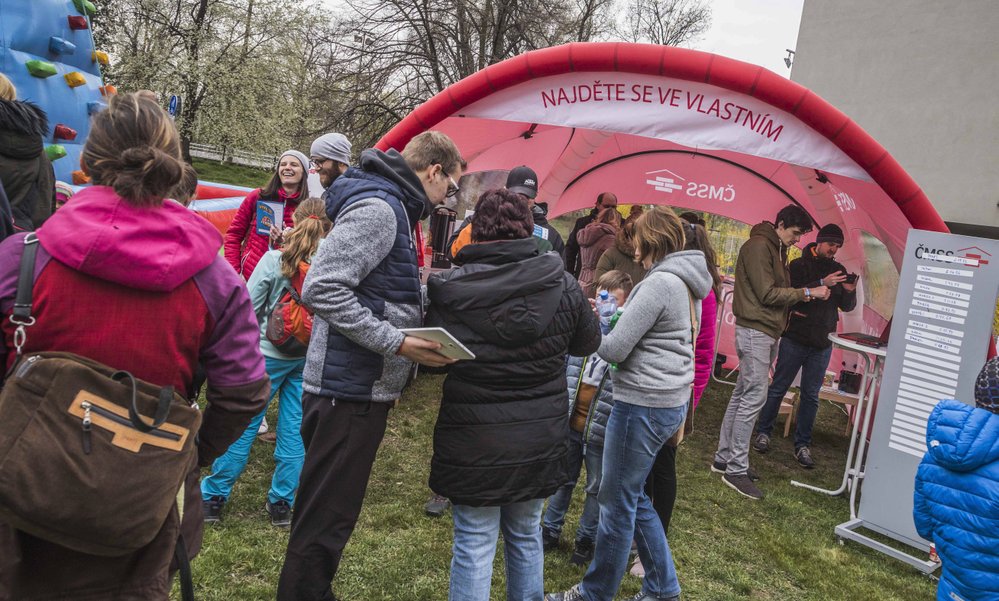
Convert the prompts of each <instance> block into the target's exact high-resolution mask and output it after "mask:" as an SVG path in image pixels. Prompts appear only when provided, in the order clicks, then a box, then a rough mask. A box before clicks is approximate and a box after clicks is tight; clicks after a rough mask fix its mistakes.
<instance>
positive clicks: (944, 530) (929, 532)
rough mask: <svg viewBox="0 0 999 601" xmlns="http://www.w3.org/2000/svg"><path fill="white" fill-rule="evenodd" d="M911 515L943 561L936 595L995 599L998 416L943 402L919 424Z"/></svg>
mask: <svg viewBox="0 0 999 601" xmlns="http://www.w3.org/2000/svg"><path fill="white" fill-rule="evenodd" d="M926 444H927V446H928V447H929V451H927V453H926V456H925V457H923V462H922V463H921V464H920V465H919V470H918V471H917V472H916V492H915V497H914V502H913V512H912V514H913V516H912V517H913V520H915V523H916V531H918V532H919V535H920V536H922V537H923V538H926V539H927V540H931V541H933V542H934V543H935V544H936V547H937V553H938V554H939V555H940V561H941V562H942V563H943V574H942V575H941V577H940V585H939V587H938V588H937V599H938V600H946V601H997V600H999V415H994V414H992V413H990V412H988V411H985V410H984V409H976V408H974V407H971V406H969V405H965V404H964V403H961V402H958V401H951V400H944V401H940V403H939V404H938V405H937V406H936V408H935V409H933V412H932V413H931V414H930V419H929V422H928V423H927V425H926Z"/></svg>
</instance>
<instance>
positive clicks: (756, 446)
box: [753, 434, 770, 453]
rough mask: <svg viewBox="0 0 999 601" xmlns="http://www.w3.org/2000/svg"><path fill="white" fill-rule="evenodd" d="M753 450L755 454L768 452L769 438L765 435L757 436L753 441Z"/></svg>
mask: <svg viewBox="0 0 999 601" xmlns="http://www.w3.org/2000/svg"><path fill="white" fill-rule="evenodd" d="M753 450H755V451H756V452H757V453H766V452H767V451H769V450H770V437H769V436H767V435H766V434H757V435H756V440H755V441H753Z"/></svg>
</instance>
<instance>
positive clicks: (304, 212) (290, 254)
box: [281, 198, 333, 280]
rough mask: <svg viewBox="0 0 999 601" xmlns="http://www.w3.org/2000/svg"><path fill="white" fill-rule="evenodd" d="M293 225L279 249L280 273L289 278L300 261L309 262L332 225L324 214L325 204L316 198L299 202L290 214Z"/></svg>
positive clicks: (293, 274) (294, 272)
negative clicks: (281, 248) (280, 249)
mask: <svg viewBox="0 0 999 601" xmlns="http://www.w3.org/2000/svg"><path fill="white" fill-rule="evenodd" d="M291 218H292V221H293V222H294V223H295V227H293V228H292V229H291V231H290V232H288V235H287V236H285V238H284V249H283V250H282V251H281V275H283V276H284V277H286V278H288V279H289V280H290V279H291V278H293V277H295V274H297V273H298V266H299V264H300V263H302V262H306V263H307V262H309V260H310V259H312V255H314V254H316V251H317V250H318V249H319V243H320V242H322V239H323V238H324V237H325V236H326V234H328V233H329V231H330V229H332V227H333V222H331V221H330V220H329V217H327V216H326V204H325V203H324V202H323V201H321V200H319V199H318V198H308V199H306V200H303V201H302V202H301V203H299V205H298V208H296V209H295V212H294V213H293V214H292V216H291Z"/></svg>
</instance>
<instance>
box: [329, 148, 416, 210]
mask: <svg viewBox="0 0 999 601" xmlns="http://www.w3.org/2000/svg"><path fill="white" fill-rule="evenodd" d="M359 164H360V168H355V167H351V168H350V169H348V170H347V172H346V173H344V174H343V175H341V176H340V177H338V178H336V180H334V181H333V184H332V185H331V186H330V187H329V190H328V191H327V195H328V196H327V199H328V200H327V203H326V213H327V214H328V215H329V218H330V219H331V220H333V221H334V223H335V222H336V216H337V214H339V213H340V209H342V208H343V203H344V202H345V201H347V200H348V199H350V198H353V197H356V196H363V195H364V193H365V192H366V191H375V190H385V189H386V186H385V184H386V181H387V182H388V184H390V186H389V188H388V191H389V192H392V193H393V194H394V195H395V196H397V197H398V198H399V200H401V201H402V205H403V208H404V209H405V210H406V214H407V215H408V216H409V223H410V226H411V227H415V226H416V222H417V221H420V220H422V219H424V218H426V217H427V216H428V215H430V210H431V209H432V208H433V207H432V206H431V205H430V199H428V198H427V194H426V192H424V190H423V184H421V183H420V178H419V177H417V175H416V173H415V172H414V171H413V170H412V169H410V168H409V165H408V164H406V159H404V158H403V157H402V155H401V154H400V153H399V152H398V151H396V150H395V149H390V150H388V151H387V152H382V151H381V150H377V149H375V148H368V149H366V150H364V151H363V152H361V160H360V162H359ZM373 176H374V177H373Z"/></svg>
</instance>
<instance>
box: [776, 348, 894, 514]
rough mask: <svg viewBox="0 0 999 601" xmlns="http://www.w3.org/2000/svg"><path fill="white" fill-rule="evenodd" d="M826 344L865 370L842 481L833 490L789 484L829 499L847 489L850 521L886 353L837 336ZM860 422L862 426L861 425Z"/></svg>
mask: <svg viewBox="0 0 999 601" xmlns="http://www.w3.org/2000/svg"><path fill="white" fill-rule="evenodd" d="M829 340H831V341H832V343H833V345H835V346H837V347H839V348H841V349H843V350H847V351H852V352H855V353H859V354H860V356H861V358H862V363H863V369H864V371H863V375H862V376H861V379H860V394H859V396H858V399H857V404H856V410H855V411H854V414H853V428H852V429H851V432H850V447H849V450H848V451H847V453H846V467H845V468H844V470H843V481H842V482H841V483H840V485H839V488H837V489H835V490H830V489H827V488H820V487H818V486H812V485H811V484H805V483H803V482H798V481H796V480H792V481H791V484H792V485H793V486H800V487H801V488H807V489H808V490H814V491H815V492H820V493H822V494H826V495H830V496H836V495H841V494H843V492H844V491H846V490H847V488H849V489H850V518H851V519H853V518H856V517H857V511H856V496H857V489H858V488H859V487H858V486H857V483H858V482H859V481H860V480H861V479H862V478H863V477H864V470H863V467H864V451H865V450H866V449H867V435H868V432H869V431H870V429H871V416H872V415H873V414H874V412H873V411H871V408H872V407H873V405H874V397H875V394H876V393H877V388H878V386H877V385H878V382H879V381H880V379H881V370H882V368H883V367H884V358H885V355H886V354H887V350H888V349H887V348H886V347H884V346H880V347H873V346H865V345H863V344H859V343H857V342H854V341H852V340H847V339H845V338H841V337H839V336H837V335H836V334H829ZM861 421H863V424H861ZM858 441H859V442H858Z"/></svg>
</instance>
